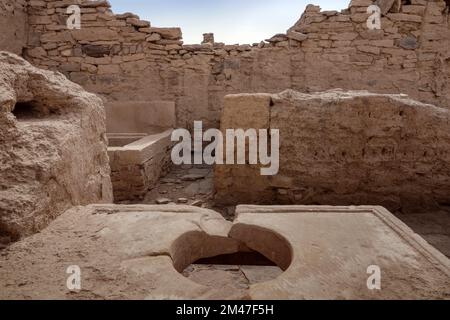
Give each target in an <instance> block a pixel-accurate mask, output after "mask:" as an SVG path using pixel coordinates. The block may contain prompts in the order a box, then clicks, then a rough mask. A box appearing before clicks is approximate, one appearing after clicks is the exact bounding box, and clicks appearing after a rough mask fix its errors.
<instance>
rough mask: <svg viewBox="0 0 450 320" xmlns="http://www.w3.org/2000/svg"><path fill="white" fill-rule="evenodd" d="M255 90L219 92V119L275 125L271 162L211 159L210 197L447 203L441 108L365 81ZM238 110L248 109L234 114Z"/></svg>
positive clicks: (417, 205) (449, 179)
mask: <svg viewBox="0 0 450 320" xmlns="http://www.w3.org/2000/svg"><path fill="white" fill-rule="evenodd" d="M260 97H261V95H260V94H255V95H248V94H243V95H230V96H227V97H226V98H225V101H226V103H225V106H224V111H223V117H222V122H221V127H222V130H226V129H249V128H261V127H260V126H258V125H259V124H264V123H265V124H266V126H265V127H262V128H266V129H278V130H280V171H279V173H278V174H277V175H275V176H261V172H260V165H234V166H231V165H218V166H217V168H216V175H215V186H216V191H217V199H218V201H221V202H223V203H254V204H263V203H267V204H273V203H278V204H322V205H330V204H331V205H365V204H371V205H382V206H385V207H388V208H390V209H391V210H392V211H397V210H401V211H403V212H405V213H408V212H427V211H433V210H437V209H438V208H439V205H445V204H446V203H448V195H449V194H450V175H449V172H450V166H449V163H450V158H449V154H448V151H447V150H449V148H450V145H449V143H450V131H449V130H448V123H449V121H450V112H449V111H448V109H444V108H439V107H436V106H432V105H426V104H423V103H420V102H417V101H414V100H411V99H409V98H408V97H407V96H405V95H384V94H374V93H369V92H366V91H349V92H346V91H340V90H333V91H327V92H321V93H313V94H302V93H299V92H295V91H291V90H288V91H285V92H283V93H281V94H278V95H272V96H271V97H268V96H265V97H266V99H265V100H261V99H260ZM233 101H234V102H233ZM237 109H239V113H238V112H236V110H237ZM247 110H252V114H257V115H258V117H252V118H249V117H239V114H247V113H248V111H247ZM257 110H260V112H259V113H258V111H257ZM268 110H269V112H267V111H268ZM230 114H231V115H232V116H230ZM249 121H250V123H249ZM256 121H257V122H258V123H257V124H256V126H254V125H255V122H256ZM249 181H251V182H252V183H250V184H249Z"/></svg>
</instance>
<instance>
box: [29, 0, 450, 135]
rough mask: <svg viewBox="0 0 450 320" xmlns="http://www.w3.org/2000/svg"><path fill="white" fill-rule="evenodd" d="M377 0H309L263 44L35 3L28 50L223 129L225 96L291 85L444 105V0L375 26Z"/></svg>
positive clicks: (110, 88)
mask: <svg viewBox="0 0 450 320" xmlns="http://www.w3.org/2000/svg"><path fill="white" fill-rule="evenodd" d="M374 2H375V1H371V0H353V1H352V2H351V4H350V6H349V8H348V9H345V10H343V11H342V12H337V11H328V12H321V11H320V9H319V8H318V7H316V6H312V5H310V6H308V7H307V9H306V12H305V13H304V14H303V15H302V17H301V19H300V20H299V22H298V23H296V24H295V26H294V27H293V28H292V29H290V30H289V32H287V33H285V34H280V35H277V36H275V37H273V38H271V39H270V40H269V41H267V42H263V43H260V44H254V45H224V44H220V43H214V44H211V43H203V44H201V45H185V44H183V42H182V36H181V30H179V29H177V28H163V29H161V28H153V27H151V26H150V24H149V23H148V22H145V21H141V20H139V19H138V17H137V16H135V15H132V14H125V15H115V14H113V13H112V11H111V8H110V6H109V4H108V2H107V1H103V0H99V1H80V0H63V1H54V0H40V1H30V2H29V8H28V11H29V14H30V16H29V26H30V32H29V40H28V50H27V51H26V53H25V57H26V58H27V59H28V60H30V61H31V62H32V63H33V64H35V65H37V66H39V67H42V68H48V69H55V70H59V71H61V72H63V73H64V74H66V75H67V76H68V77H69V78H70V79H71V80H73V81H75V82H77V83H79V84H81V85H83V86H84V87H85V88H86V89H87V90H89V91H92V92H95V93H98V94H100V95H102V96H103V97H104V98H105V99H108V100H173V101H176V105H177V118H178V125H179V126H183V127H188V128H189V127H191V126H192V124H193V121H194V120H203V121H204V122H205V126H211V127H217V126H218V125H219V119H220V113H221V108H222V102H223V97H224V96H225V95H226V94H229V93H239V92H270V93H272V92H279V91H281V90H284V89H287V88H292V89H296V90H299V91H303V92H313V91H320V90H327V89H330V88H343V89H367V90H370V91H373V92H381V93H406V94H409V95H410V96H411V97H413V98H415V99H418V100H420V101H423V102H428V103H434V104H437V105H439V106H444V107H447V108H448V107H449V98H450V90H449V89H450V88H449V76H450V54H449V52H450V29H449V15H448V7H447V4H446V2H445V1H443V0H435V1H424V0H410V1H403V3H404V4H403V6H402V7H401V8H393V9H392V10H391V11H390V12H387V13H386V14H385V15H384V16H383V18H382V21H381V22H382V23H381V27H382V29H381V30H372V31H371V30H368V27H367V24H366V21H367V18H368V16H369V14H367V13H366V10H367V7H368V6H369V5H370V4H372V3H374ZM71 4H80V5H81V10H82V29H81V30H68V29H67V27H66V24H65V22H66V20H67V17H68V15H67V14H66V8H67V7H68V6H69V5H71ZM396 11H398V12H396Z"/></svg>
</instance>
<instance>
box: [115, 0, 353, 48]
mask: <svg viewBox="0 0 450 320" xmlns="http://www.w3.org/2000/svg"><path fill="white" fill-rule="evenodd" d="M110 3H111V5H112V9H113V11H114V12H115V13H124V12H133V13H136V14H138V15H139V16H140V17H141V18H142V19H145V20H149V21H150V22H151V23H152V25H153V26H158V27H174V26H179V27H181V28H182V29H183V38H184V42H185V43H187V44H188V43H190V44H192V43H200V42H201V41H202V38H203V36H202V34H203V33H207V32H214V33H215V36H216V41H217V42H225V43H227V44H235V43H241V44H242V43H250V44H251V43H254V42H260V41H261V40H264V39H267V38H270V37H271V36H273V35H274V34H276V33H282V32H286V30H287V29H288V28H290V27H291V26H292V25H293V24H294V23H295V22H296V21H297V20H298V19H299V18H300V16H301V14H302V13H303V11H304V9H305V7H306V5H307V4H309V3H314V4H316V5H320V6H321V7H322V9H323V10H341V9H345V8H347V7H348V4H349V3H350V0H306V1H305V0H110Z"/></svg>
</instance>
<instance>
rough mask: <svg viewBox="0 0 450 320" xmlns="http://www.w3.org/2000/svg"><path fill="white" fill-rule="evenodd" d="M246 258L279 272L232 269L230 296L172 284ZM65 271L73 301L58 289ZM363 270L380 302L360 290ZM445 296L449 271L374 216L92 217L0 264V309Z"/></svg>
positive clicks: (75, 213) (84, 212) (1, 255)
mask: <svg viewBox="0 0 450 320" xmlns="http://www.w3.org/2000/svg"><path fill="white" fill-rule="evenodd" d="M250 249H251V250H254V251H257V252H260V253H261V254H263V255H264V256H265V257H266V258H268V259H270V260H271V261H273V262H274V263H276V264H277V265H278V266H279V267H280V268H281V269H282V270H285V272H283V273H282V274H281V275H279V276H278V277H276V278H275V279H273V280H270V281H267V282H265V281H264V279H262V281H263V282H259V281H260V280H261V278H260V276H258V274H257V272H255V271H254V270H253V272H249V271H248V268H247V267H245V266H244V267H239V270H241V271H242V274H244V275H245V274H247V275H249V274H250V276H249V277H246V278H247V280H245V279H243V278H242V275H240V274H239V271H238V270H237V269H233V267H231V271H232V272H234V275H233V273H232V274H228V275H226V276H220V277H219V278H220V279H222V281H225V282H227V279H229V281H230V282H229V283H228V286H229V287H231V289H230V290H222V289H223V285H222V284H219V285H220V286H218V287H214V285H213V283H214V282H213V283H212V285H211V283H201V281H198V282H194V281H192V280H195V277H196V276H197V278H198V275H201V273H202V272H203V274H205V272H206V273H207V274H208V277H201V278H202V281H206V282H208V281H209V280H208V279H210V280H211V279H212V281H214V279H215V278H217V277H215V276H214V273H222V271H223V270H220V268H217V267H216V270H214V269H208V268H207V269H206V270H203V271H201V270H200V271H199V270H198V268H197V271H199V272H194V273H197V275H195V274H194V275H192V277H190V278H186V277H184V276H183V275H182V272H183V271H185V270H186V269H187V268H195V266H191V267H189V266H190V265H191V264H192V263H193V262H195V261H198V260H199V259H201V258H206V257H215V256H218V255H226V254H233V253H238V252H242V251H246V250H247V251H248V250H250ZM71 265H78V266H80V268H81V271H82V275H81V286H82V290H81V291H79V292H70V291H69V290H68V289H67V288H66V280H67V277H68V275H67V274H66V270H67V267H68V266H71ZM370 265H378V266H380V268H381V270H382V279H383V281H382V290H381V291H369V290H368V289H367V286H366V283H367V279H368V275H367V272H366V271H367V267H368V266H370ZM227 268H230V267H227ZM194 271H195V269H194ZM222 275H223V274H222ZM252 276H253V278H252ZM233 278H234V279H235V280H233ZM247 281H248V283H247ZM252 281H254V282H256V283H254V282H252ZM199 282H200V283H199ZM236 285H237V286H238V287H236ZM233 286H234V288H232V287H233ZM247 287H248V288H247ZM449 288H450V263H449V260H448V259H447V258H446V257H445V256H443V255H442V254H440V253H439V252H438V251H437V250H436V249H434V248H432V247H431V246H430V245H428V244H427V243H426V242H425V241H424V240H423V239H422V238H420V237H419V236H418V235H416V234H414V232H412V231H411V229H409V228H408V227H406V226H405V225H404V224H403V223H402V222H400V220H398V219H396V218H395V217H394V216H393V215H391V214H390V213H388V212H387V211H386V210H384V209H382V208H380V207H301V206H292V207H286V206H284V207H254V206H240V207H238V208H237V219H236V220H235V221H234V223H232V222H229V221H226V220H225V219H224V218H223V217H222V216H221V215H220V214H219V213H217V212H214V211H212V210H208V209H202V208H196V207H190V206H174V205H166V206H144V205H134V206H117V205H92V206H88V207H77V208H74V209H71V210H69V211H67V212H66V213H65V214H63V215H62V216H60V217H59V218H58V219H56V220H55V221H54V222H53V223H51V225H50V226H49V227H48V228H47V229H45V230H44V231H43V232H41V233H40V234H36V235H34V236H32V237H29V238H27V239H25V240H22V241H20V242H18V243H15V244H14V245H12V246H10V247H9V248H7V249H5V250H3V251H1V252H0V299H6V298H14V299H55V298H56V299H283V298H289V299H328V298H329V299H435V298H437V299H449V298H450V289H449Z"/></svg>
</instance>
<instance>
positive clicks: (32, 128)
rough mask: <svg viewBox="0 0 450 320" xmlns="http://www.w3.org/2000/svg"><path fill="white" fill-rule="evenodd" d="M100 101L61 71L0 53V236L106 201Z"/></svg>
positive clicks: (35, 229)
mask: <svg viewBox="0 0 450 320" xmlns="http://www.w3.org/2000/svg"><path fill="white" fill-rule="evenodd" d="M106 148H107V145H106V127H105V111H104V108H103V104H102V101H101V100H100V99H99V98H98V97H97V96H95V95H93V94H90V93H87V92H86V91H84V90H83V89H82V88H81V87H80V86H79V85H77V84H75V83H72V82H70V81H69V80H67V78H66V77H64V76H63V75H62V74H60V73H55V72H52V71H45V70H41V69H37V68H35V67H33V66H32V65H31V64H29V63H28V62H26V61H25V60H23V59H22V58H19V57H18V56H15V55H13V54H11V53H7V52H0V240H1V242H8V241H11V240H18V239H19V238H21V237H24V236H28V235H31V234H33V233H35V232H38V231H40V230H42V229H43V228H44V227H46V226H47V225H48V224H49V223H50V222H51V221H52V220H53V219H54V218H56V217H57V216H58V215H59V214H61V213H63V212H64V211H66V210H67V209H69V208H71V207H72V206H74V205H86V204H90V203H103V202H106V203H109V202H112V187H111V179H110V167H109V160H108V154H107V149H106Z"/></svg>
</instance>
